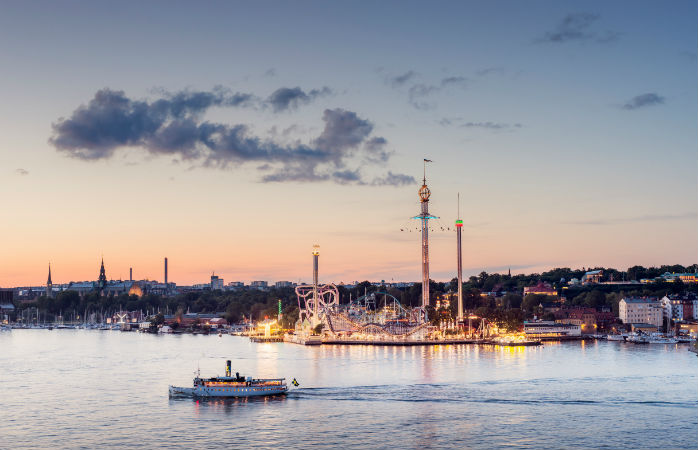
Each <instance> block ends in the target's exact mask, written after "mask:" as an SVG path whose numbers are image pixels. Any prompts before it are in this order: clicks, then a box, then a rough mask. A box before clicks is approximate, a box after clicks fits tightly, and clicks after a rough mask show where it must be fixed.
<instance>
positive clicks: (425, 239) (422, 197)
mask: <svg viewBox="0 0 698 450" xmlns="http://www.w3.org/2000/svg"><path fill="white" fill-rule="evenodd" d="M428 162H431V160H430V159H424V177H423V178H422V187H420V188H419V202H420V203H421V211H422V212H421V214H419V215H418V216H415V217H413V219H419V220H420V221H421V222H422V315H421V320H422V321H423V322H426V321H427V320H428V319H429V318H428V316H427V307H428V306H429V219H438V217H436V216H432V215H430V214H429V197H431V191H430V190H429V188H428V187H427V163H428Z"/></svg>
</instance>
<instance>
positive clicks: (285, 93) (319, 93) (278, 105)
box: [267, 86, 332, 112]
mask: <svg viewBox="0 0 698 450" xmlns="http://www.w3.org/2000/svg"><path fill="white" fill-rule="evenodd" d="M330 94H332V90H331V89H330V88H328V87H327V86H325V87H323V88H322V89H312V90H310V91H308V92H305V91H303V89H301V88H299V87H295V88H286V87H282V88H279V89H277V90H275V91H274V92H272V94H271V95H270V96H269V98H268V99H267V104H269V105H270V106H271V107H272V109H273V110H274V112H281V111H288V110H293V109H296V108H298V106H300V105H305V104H308V103H310V102H312V101H313V100H315V99H316V98H318V97H324V96H326V95H330Z"/></svg>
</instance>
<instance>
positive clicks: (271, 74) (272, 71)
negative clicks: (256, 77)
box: [264, 67, 276, 77]
mask: <svg viewBox="0 0 698 450" xmlns="http://www.w3.org/2000/svg"><path fill="white" fill-rule="evenodd" d="M264 76H265V77H275V76H276V69H274V68H273V67H272V68H269V69H267V71H266V72H264Z"/></svg>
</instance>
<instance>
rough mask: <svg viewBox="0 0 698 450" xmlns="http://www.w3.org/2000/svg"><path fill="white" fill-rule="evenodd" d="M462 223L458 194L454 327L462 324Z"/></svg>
mask: <svg viewBox="0 0 698 450" xmlns="http://www.w3.org/2000/svg"><path fill="white" fill-rule="evenodd" d="M462 229H463V221H462V220H461V218H460V194H458V219H456V247H457V248H458V250H457V251H458V317H457V319H456V325H457V326H458V325H460V324H461V323H462V322H463V252H462V250H461V230H462Z"/></svg>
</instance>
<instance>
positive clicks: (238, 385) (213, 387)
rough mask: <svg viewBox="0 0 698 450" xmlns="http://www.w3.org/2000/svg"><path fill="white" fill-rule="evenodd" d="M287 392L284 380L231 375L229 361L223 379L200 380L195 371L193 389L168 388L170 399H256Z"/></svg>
mask: <svg viewBox="0 0 698 450" xmlns="http://www.w3.org/2000/svg"><path fill="white" fill-rule="evenodd" d="M287 391H288V386H287V385H286V381H285V378H257V379H255V378H252V377H244V376H241V375H240V374H239V373H236V374H235V376H233V375H232V369H231V363H230V360H228V361H226V364H225V376H224V377H220V376H219V377H211V378H201V377H200V374H199V373H198V371H197V374H196V377H195V378H194V386H193V387H190V388H188V387H177V386H170V387H169V393H170V397H173V396H192V397H258V396H269V395H282V394H285V393H286V392H287Z"/></svg>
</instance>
